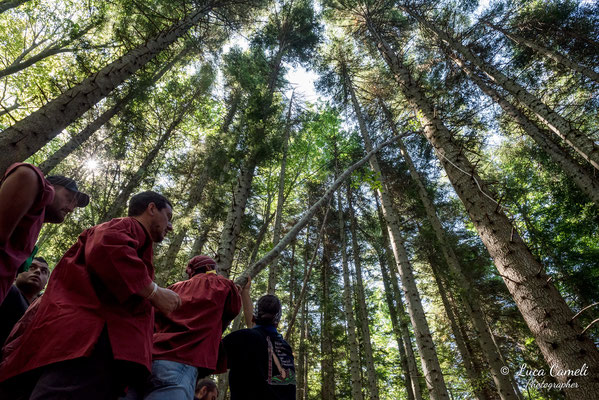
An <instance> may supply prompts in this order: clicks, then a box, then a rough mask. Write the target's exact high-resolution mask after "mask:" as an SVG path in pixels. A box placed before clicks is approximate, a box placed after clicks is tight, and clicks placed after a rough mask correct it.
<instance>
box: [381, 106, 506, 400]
mask: <svg viewBox="0 0 599 400" xmlns="http://www.w3.org/2000/svg"><path fill="white" fill-rule="evenodd" d="M381 106H382V108H383V112H384V114H385V116H386V117H387V120H388V122H389V125H390V126H391V129H392V130H393V132H395V131H396V127H395V124H394V123H393V117H392V115H391V112H390V111H389V109H388V108H387V107H386V106H385V104H383V103H382V102H381ZM397 143H398V146H399V149H400V151H401V154H402V156H403V157H404V160H405V161H406V164H407V166H408V170H409V172H410V176H411V178H412V181H413V182H414V183H415V185H416V187H417V188H418V196H419V198H420V202H421V203H422V205H423V207H424V210H425V212H426V217H427V220H428V222H429V223H430V225H431V227H432V228H433V232H434V234H435V238H436V239H437V242H438V243H439V247H440V249H441V253H442V254H443V258H444V259H445V262H446V263H447V265H448V266H449V268H450V270H451V272H452V273H453V275H454V277H455V281H456V283H457V285H458V287H459V289H460V295H461V298H462V299H463V301H464V305H465V307H466V311H467V313H468V316H469V317H470V319H472V321H473V323H474V326H475V329H476V331H477V332H476V333H477V339H478V341H479V343H480V346H481V348H482V350H483V354H484V356H485V359H486V360H487V362H488V363H489V366H490V372H491V375H492V376H493V381H494V382H495V386H496V387H497V390H498V391H499V395H500V397H501V399H502V400H516V399H517V398H518V396H517V395H516V392H515V391H514V388H513V387H512V384H511V380H510V378H509V376H508V375H510V374H504V373H501V370H502V368H503V367H504V363H503V362H502V360H501V356H500V355H499V354H498V353H497V351H496V348H495V346H493V338H492V336H493V334H492V333H491V331H490V330H489V329H488V327H487V325H486V323H485V321H484V313H483V311H482V309H481V308H480V304H481V299H480V297H479V296H478V294H477V292H476V290H475V289H474V288H473V287H472V285H470V282H469V280H468V279H467V278H466V276H465V275H464V272H463V268H462V266H461V264H460V261H459V260H458V257H457V256H456V254H455V252H454V251H453V248H452V247H451V246H450V244H449V242H448V240H447V237H446V235H445V230H444V229H443V226H442V225H441V221H439V217H438V216H437V212H436V211H435V205H434V204H433V201H432V200H431V199H430V197H429V195H428V192H427V191H426V187H425V186H424V179H423V178H422V176H421V175H420V173H419V172H418V170H417V169H416V166H415V165H414V162H413V161H412V157H410V154H409V153H408V151H407V149H406V147H405V145H404V144H403V142H402V141H401V139H400V140H399V141H398V142H397ZM439 290H441V289H439ZM456 339H457V338H456Z"/></svg>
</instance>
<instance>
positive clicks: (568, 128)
mask: <svg viewBox="0 0 599 400" xmlns="http://www.w3.org/2000/svg"><path fill="white" fill-rule="evenodd" d="M400 8H401V9H402V10H404V11H405V12H406V13H408V14H409V15H411V16H412V17H414V18H415V19H416V20H418V22H420V24H421V25H422V26H423V27H425V28H426V29H427V30H429V31H431V32H432V33H433V34H434V35H435V36H436V37H437V38H438V39H439V40H440V41H441V42H443V43H444V44H446V45H447V46H448V47H449V48H451V49H453V50H455V51H457V52H458V53H460V54H461V55H462V57H464V58H465V59H466V60H467V61H468V62H469V63H471V64H472V65H475V66H476V67H478V68H479V69H480V70H481V71H483V72H484V73H485V74H486V75H487V76H488V77H489V79H491V80H492V81H493V82H494V83H495V84H497V85H499V86H500V87H502V88H504V89H505V90H506V91H508V92H509V93H510V94H511V95H512V96H514V98H516V99H517V100H518V101H519V102H520V103H522V104H523V105H524V106H525V107H526V108H528V109H529V110H530V111H532V112H533V113H534V114H535V115H536V116H537V117H538V118H539V119H541V121H543V122H544V123H545V124H547V126H548V127H549V128H550V129H551V130H552V131H553V132H555V134H556V135H558V136H559V137H560V138H562V139H563V140H564V141H565V142H566V143H567V144H568V145H569V146H571V147H572V148H573V149H574V150H576V151H577V152H578V153H579V154H580V155H581V156H582V157H583V158H584V159H585V160H587V161H588V162H589V163H590V164H591V165H592V166H593V167H595V168H597V169H599V146H598V145H596V144H595V143H594V142H593V140H592V139H591V138H590V137H589V136H587V135H585V134H584V133H583V132H580V131H579V130H577V129H576V128H574V127H573V126H572V124H571V123H570V122H569V121H567V120H566V119H565V118H563V117H562V116H561V115H559V114H558V113H557V112H555V111H554V110H552V109H551V108H550V107H549V106H547V105H546V104H545V103H543V102H542V101H541V100H540V99H539V98H538V97H536V96H534V95H533V94H531V93H530V92H528V91H527V90H526V88H524V87H523V86H521V85H520V84H518V83H517V82H516V81H515V80H513V79H510V78H508V77H507V76H506V75H504V74H503V73H502V72H500V71H499V70H498V69H497V68H495V67H493V66H492V65H491V64H489V63H487V62H485V61H483V60H482V59H480V58H479V57H477V56H476V55H474V54H473V53H472V52H471V51H470V49H468V48H467V47H466V46H464V45H463V44H461V43H460V42H459V41H457V40H455V39H454V38H453V37H451V36H450V35H449V34H448V33H446V32H444V31H442V30H441V29H439V28H438V27H436V26H435V25H434V24H432V23H431V22H429V21H428V20H426V19H425V18H424V17H423V16H421V15H420V14H418V13H416V12H414V11H413V10H411V9H410V8H408V7H405V6H401V7H400Z"/></svg>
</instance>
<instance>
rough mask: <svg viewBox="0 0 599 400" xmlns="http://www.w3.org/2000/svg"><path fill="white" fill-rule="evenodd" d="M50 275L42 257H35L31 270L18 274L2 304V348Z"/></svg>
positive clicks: (0, 338) (0, 311)
mask: <svg viewBox="0 0 599 400" xmlns="http://www.w3.org/2000/svg"><path fill="white" fill-rule="evenodd" d="M49 276H50V269H49V268H48V263H47V262H46V260H44V259H43V258H42V257H35V258H34V259H33V261H32V263H31V266H30V267H29V270H28V271H24V272H21V273H20V274H19V275H17V279H16V281H15V284H14V285H12V286H11V288H10V290H9V291H8V295H7V296H6V298H5V299H4V302H3V303H2V305H0V348H2V346H3V345H4V342H5V341H6V338H7V337H8V335H9V334H10V331H11V330H12V328H13V327H14V326H15V324H16V323H17V321H18V320H19V319H20V318H21V317H22V316H23V314H25V311H27V307H29V305H30V304H31V303H33V301H34V300H35V299H36V298H38V297H39V295H40V292H41V291H42V290H43V289H44V287H46V283H48V277H49Z"/></svg>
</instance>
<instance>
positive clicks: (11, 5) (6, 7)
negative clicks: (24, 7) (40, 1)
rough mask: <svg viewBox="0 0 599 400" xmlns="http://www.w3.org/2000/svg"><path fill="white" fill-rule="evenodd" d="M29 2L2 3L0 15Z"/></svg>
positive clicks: (7, 0) (22, 0) (13, 0)
mask: <svg viewBox="0 0 599 400" xmlns="http://www.w3.org/2000/svg"><path fill="white" fill-rule="evenodd" d="M28 1H29V0H6V1H3V2H1V3H0V14H1V13H3V12H4V11H6V10H10V9H11V8H15V7H18V6H20V5H21V4H23V3H27V2H28Z"/></svg>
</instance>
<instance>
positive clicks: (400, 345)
mask: <svg viewBox="0 0 599 400" xmlns="http://www.w3.org/2000/svg"><path fill="white" fill-rule="evenodd" d="M378 255H379V264H380V266H381V276H382V278H383V285H384V287H385V300H386V302H387V307H388V308H389V317H390V318H391V326H392V327H393V334H394V336H395V340H396V341H397V349H398V350H399V359H400V362H401V368H402V370H403V373H404V387H405V389H406V395H407V398H408V400H421V399H422V395H420V396H419V397H418V398H416V397H415V396H414V388H413V386H412V385H413V382H412V374H411V373H410V366H409V364H408V356H407V354H406V347H405V346H406V343H404V340H403V339H402V337H401V336H402V333H401V327H400V323H399V318H398V316H397V308H396V307H395V304H394V302H393V292H392V291H391V290H392V289H391V285H390V283H389V282H390V281H391V277H390V276H389V271H388V270H387V265H386V264H387V254H385V251H384V250H380V251H378ZM408 345H409V344H408ZM415 365H416V363H415V362H414V366H415ZM416 384H417V383H416Z"/></svg>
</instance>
